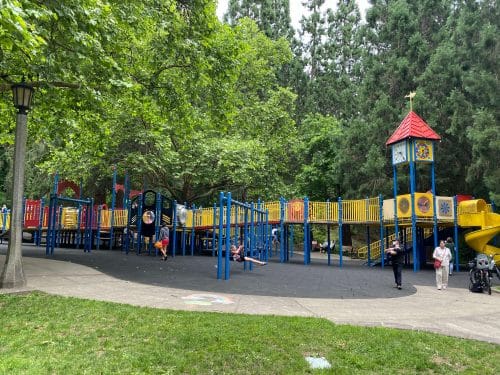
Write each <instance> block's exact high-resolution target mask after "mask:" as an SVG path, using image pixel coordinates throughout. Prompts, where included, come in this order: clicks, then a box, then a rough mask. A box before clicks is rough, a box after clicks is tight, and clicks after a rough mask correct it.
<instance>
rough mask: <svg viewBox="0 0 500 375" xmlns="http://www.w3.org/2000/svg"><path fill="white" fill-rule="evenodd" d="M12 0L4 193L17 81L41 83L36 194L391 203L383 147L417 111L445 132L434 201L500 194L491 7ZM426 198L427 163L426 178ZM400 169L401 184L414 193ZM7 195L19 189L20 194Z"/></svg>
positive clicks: (4, 44) (32, 191)
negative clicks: (70, 183)
mask: <svg viewBox="0 0 500 375" xmlns="http://www.w3.org/2000/svg"><path fill="white" fill-rule="evenodd" d="M307 7H308V10H309V12H308V13H307V15H306V16H304V17H303V19H302V21H301V26H300V28H299V30H293V28H292V27H291V24H290V14H289V12H290V5H289V1H288V0H281V1H279V0H274V1H250V2H249V1H246V0H231V1H230V6H229V10H228V14H227V15H226V18H225V19H226V21H227V22H228V23H222V22H221V21H219V20H218V19H217V18H216V15H215V9H216V2H215V1H213V0H193V1H175V0H165V1H161V2H158V1H154V0H141V1H138V0H131V1H126V2H122V1H118V0H106V1H97V0H78V1H76V0H53V1H48V2H39V1H35V0H0V123H1V124H2V126H1V128H0V143H1V144H2V147H3V148H2V150H0V180H1V182H0V189H1V190H2V193H5V192H7V193H9V191H8V190H9V189H10V182H9V181H10V175H11V167H10V166H11V164H12V161H11V158H12V156H11V155H12V144H13V134H14V126H15V116H14V108H12V104H11V100H12V99H11V94H10V92H9V90H10V85H11V84H12V83H14V82H18V81H20V80H21V79H22V78H23V77H24V78H25V79H26V80H27V81H29V82H31V83H33V84H34V85H35V87H36V98H35V104H34V109H33V111H32V112H31V113H30V114H29V121H28V124H29V146H28V147H29V152H28V157H27V163H28V165H27V184H26V185H27V186H26V193H27V195H28V196H32V197H40V196H42V195H43V194H46V193H47V192H48V191H49V189H50V185H51V178H52V176H53V174H54V173H55V172H56V171H58V172H59V174H60V175H61V176H63V177H64V178H66V179H71V180H75V181H82V182H83V184H84V187H85V190H86V191H87V194H88V195H92V194H96V193H98V192H100V193H102V192H103V191H109V190H110V187H111V175H112V166H113V165H116V167H117V169H118V172H119V175H120V176H122V177H123V176H124V175H125V173H127V174H128V175H129V176H130V179H131V181H132V183H133V188H136V189H140V188H142V187H144V186H147V187H148V188H158V189H160V190H162V191H163V192H165V193H166V194H167V195H169V196H171V197H172V198H175V199H177V200H179V201H186V202H189V203H196V204H203V205H207V204H211V202H213V200H214V199H215V197H216V196H217V192H218V191H220V190H230V191H232V192H233V193H234V194H235V195H236V196H237V197H238V198H242V199H247V200H253V199H256V198H257V197H262V198H264V199H266V200H271V199H276V198H277V197H279V196H280V195H284V196H286V197H289V198H291V197H293V196H303V195H308V196H310V197H311V198H314V199H319V200H326V199H334V198H336V197H337V196H342V197H345V198H359V197H365V196H367V195H368V196H375V195H378V194H379V193H382V194H384V195H386V196H389V195H391V193H392V192H391V188H392V183H391V180H392V167H391V165H390V162H391V160H390V153H389V150H388V149H386V147H385V141H386V140H387V138H388V137H389V136H390V134H391V133H392V132H393V131H394V130H395V129H396V127H397V126H398V124H399V122H400V121H401V120H402V119H403V118H404V116H405V115H406V114H407V113H408V110H409V106H408V102H407V100H406V99H405V98H404V96H405V95H407V94H408V93H409V92H410V91H416V92H417V95H416V97H415V101H414V110H415V111H416V112H417V113H418V114H419V115H420V116H421V117H422V118H424V119H425V120H426V121H427V123H428V124H429V125H430V126H431V127H432V128H434V129H435V130H436V131H437V132H438V133H439V134H440V135H441V136H442V138H443V139H442V142H440V143H439V144H438V147H437V152H436V160H437V163H436V173H437V189H438V194H441V195H453V194H457V193H468V194H473V195H475V196H478V197H484V198H486V199H495V200H496V201H497V202H498V201H500V169H499V168H498V165H499V164H500V132H499V131H498V130H499V126H498V121H499V116H500V111H499V103H500V101H499V98H498V96H499V93H500V90H499V62H498V56H499V41H498V34H499V33H498V26H499V22H500V14H499V10H498V5H497V2H496V1H494V0H482V1H473V0H459V1H452V0H425V1H418V2H414V1H407V0H391V1H385V0H384V1H382V0H372V1H371V7H370V8H369V10H368V12H367V14H366V15H365V20H366V21H365V22H363V21H362V17H361V15H360V13H359V9H358V7H357V5H356V2H355V1H353V0H339V1H338V4H336V7H335V8H334V9H330V8H327V7H326V6H325V1H324V0H314V1H309V2H307ZM418 174H419V177H420V178H419V186H418V188H419V189H420V190H427V189H428V187H429V176H428V175H429V174H430V173H429V170H428V169H427V167H422V168H420V170H419V173H418ZM407 184H408V183H407V178H405V176H404V170H402V173H401V184H400V187H401V190H402V191H404V192H406V191H407V190H408V186H407ZM7 195H9V194H7Z"/></svg>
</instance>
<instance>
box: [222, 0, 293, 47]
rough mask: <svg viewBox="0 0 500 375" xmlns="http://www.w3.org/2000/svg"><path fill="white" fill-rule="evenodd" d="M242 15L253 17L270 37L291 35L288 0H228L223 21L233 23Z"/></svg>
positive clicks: (287, 36)
mask: <svg viewBox="0 0 500 375" xmlns="http://www.w3.org/2000/svg"><path fill="white" fill-rule="evenodd" d="M243 17H248V18H251V19H253V20H254V21H255V22H256V23H257V25H258V26H259V29H260V30H261V31H263V32H264V34H266V35H267V36H268V37H269V38H271V39H274V40H276V39H278V38H281V37H284V38H286V39H287V40H289V41H290V40H291V38H292V37H293V29H292V26H291V18H290V0H229V6H228V11H227V13H226V14H225V15H224V21H225V22H228V23H229V24H231V25H235V24H236V23H237V21H238V20H239V19H240V18H243Z"/></svg>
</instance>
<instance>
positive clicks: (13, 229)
mask: <svg viewBox="0 0 500 375" xmlns="http://www.w3.org/2000/svg"><path fill="white" fill-rule="evenodd" d="M33 91H34V89H33V87H32V86H31V85H28V84H26V83H25V82H22V83H18V84H15V85H12V94H13V99H14V106H15V107H16V108H17V110H18V111H17V117H16V140H15V146H14V166H13V170H14V173H13V178H12V209H11V218H10V231H9V247H8V250H7V257H6V260H5V265H4V269H3V272H2V276H1V277H0V288H18V287H23V286H25V285H26V279H25V277H24V271H23V263H22V247H21V245H22V241H23V194H24V162H25V159H26V138H27V134H28V130H27V123H28V111H29V109H30V107H31V99H32V97H33Z"/></svg>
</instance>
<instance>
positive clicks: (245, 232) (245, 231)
mask: <svg viewBox="0 0 500 375" xmlns="http://www.w3.org/2000/svg"><path fill="white" fill-rule="evenodd" d="M243 225H244V229H243V241H242V243H243V246H244V249H246V250H247V251H249V249H248V247H249V246H248V240H249V239H251V235H250V226H249V223H248V207H246V208H245V214H244V218H243ZM243 269H244V270H245V271H246V270H247V262H243Z"/></svg>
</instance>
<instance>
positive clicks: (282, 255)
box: [280, 197, 285, 263]
mask: <svg viewBox="0 0 500 375" xmlns="http://www.w3.org/2000/svg"><path fill="white" fill-rule="evenodd" d="M284 229H285V198H283V197H280V263H283V262H285V233H284V232H285V231H284Z"/></svg>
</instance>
